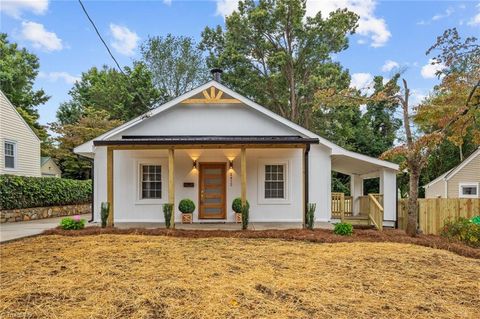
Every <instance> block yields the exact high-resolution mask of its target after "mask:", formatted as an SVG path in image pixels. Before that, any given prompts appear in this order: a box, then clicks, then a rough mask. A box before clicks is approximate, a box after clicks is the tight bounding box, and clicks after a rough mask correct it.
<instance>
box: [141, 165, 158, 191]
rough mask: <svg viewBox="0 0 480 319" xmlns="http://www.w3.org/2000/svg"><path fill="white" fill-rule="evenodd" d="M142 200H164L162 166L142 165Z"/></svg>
mask: <svg viewBox="0 0 480 319" xmlns="http://www.w3.org/2000/svg"><path fill="white" fill-rule="evenodd" d="M140 167H141V174H142V177H141V190H140V195H141V199H160V198H162V167H161V166H160V165H141V166H140Z"/></svg>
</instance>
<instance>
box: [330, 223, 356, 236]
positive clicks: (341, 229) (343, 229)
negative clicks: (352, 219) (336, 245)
mask: <svg viewBox="0 0 480 319" xmlns="http://www.w3.org/2000/svg"><path fill="white" fill-rule="evenodd" d="M333 233H334V234H336V235H341V236H351V235H352V234H353V226H352V224H349V223H338V224H335V229H334V230H333Z"/></svg>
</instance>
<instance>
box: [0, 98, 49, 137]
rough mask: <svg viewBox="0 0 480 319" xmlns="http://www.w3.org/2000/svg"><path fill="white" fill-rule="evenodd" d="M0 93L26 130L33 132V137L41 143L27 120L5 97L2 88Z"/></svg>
mask: <svg viewBox="0 0 480 319" xmlns="http://www.w3.org/2000/svg"><path fill="white" fill-rule="evenodd" d="M0 95H1V97H2V98H3V99H5V101H6V102H7V104H8V105H10V107H11V108H12V109H13V111H15V114H16V115H17V116H18V117H19V118H20V121H22V123H23V124H24V125H25V126H26V127H27V130H28V131H29V132H30V133H32V134H33V136H35V138H36V139H37V140H38V141H39V142H40V143H41V142H42V141H41V140H40V138H39V137H38V136H37V134H35V132H34V131H33V130H32V128H31V127H30V125H28V123H27V121H25V119H24V118H23V116H21V115H20V113H18V111H17V108H16V107H15V106H14V105H13V104H12V102H10V100H9V99H8V98H7V96H6V95H5V93H3V91H2V90H0Z"/></svg>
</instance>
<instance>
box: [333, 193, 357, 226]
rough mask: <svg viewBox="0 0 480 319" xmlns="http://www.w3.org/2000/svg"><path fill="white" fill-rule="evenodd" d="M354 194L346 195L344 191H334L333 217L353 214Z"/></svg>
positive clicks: (342, 218) (343, 217) (342, 217)
mask: <svg viewBox="0 0 480 319" xmlns="http://www.w3.org/2000/svg"><path fill="white" fill-rule="evenodd" d="M352 206H353V199H352V196H345V194H344V193H332V217H337V218H340V219H341V220H342V221H343V220H344V219H345V216H352Z"/></svg>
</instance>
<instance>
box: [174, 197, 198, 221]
mask: <svg viewBox="0 0 480 319" xmlns="http://www.w3.org/2000/svg"><path fill="white" fill-rule="evenodd" d="M178 210H179V211H181V212H182V224H191V223H192V222H193V211H194V210H195V203H194V202H193V201H192V200H191V199H188V198H185V199H182V200H181V201H180V203H179V204H178Z"/></svg>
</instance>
